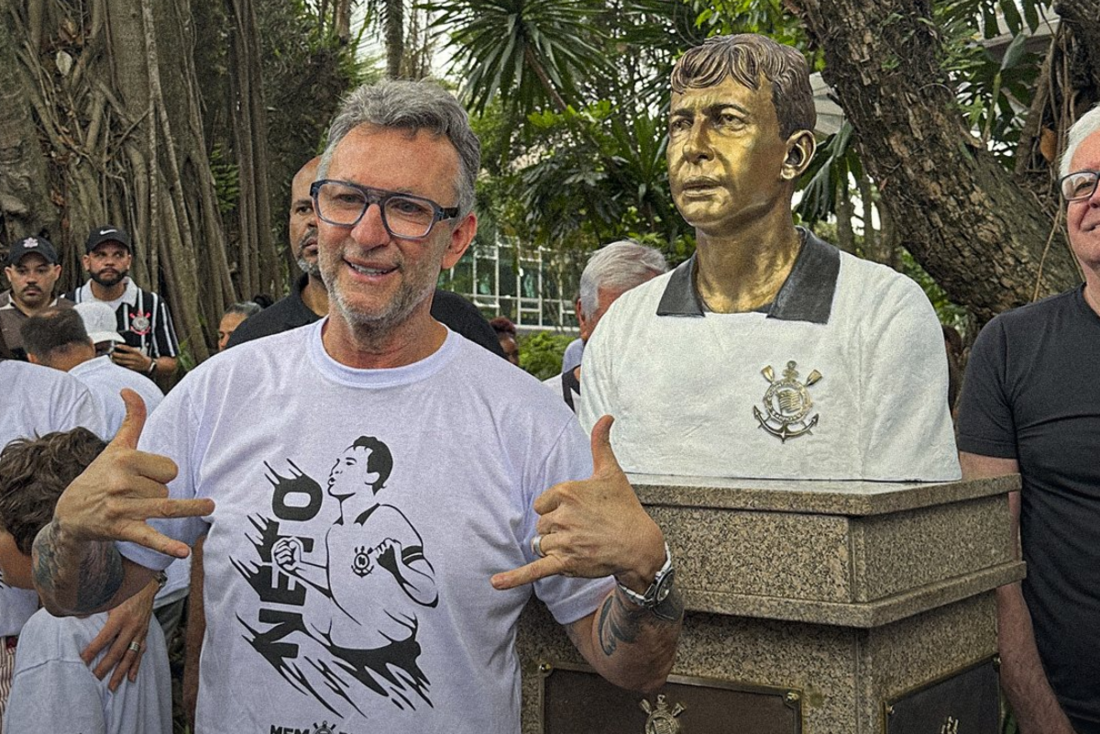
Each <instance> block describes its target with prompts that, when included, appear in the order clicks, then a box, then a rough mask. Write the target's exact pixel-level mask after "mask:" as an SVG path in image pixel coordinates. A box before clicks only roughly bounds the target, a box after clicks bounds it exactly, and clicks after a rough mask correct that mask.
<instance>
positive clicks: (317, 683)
mask: <svg viewBox="0 0 1100 734" xmlns="http://www.w3.org/2000/svg"><path fill="white" fill-rule="evenodd" d="M479 156H480V151H479V143H478V140H477V137H476V136H475V135H474V133H473V132H472V131H471V130H470V128H469V125H468V123H467V119H466V114H465V112H464V111H463V110H462V108H461V107H460V106H459V105H458V104H457V102H456V100H455V99H454V98H453V97H452V96H451V95H450V94H448V93H447V92H445V91H444V90H443V89H441V88H440V87H438V86H437V85H434V84H431V83H425V82H417V83H413V82H383V83H381V84H378V85H375V86H368V87H363V88H360V89H359V90H357V91H356V92H354V93H353V94H352V95H351V96H350V97H349V99H348V100H347V101H346V102H345V103H344V105H343V107H342V109H341V111H340V113H339V115H338V116H337V118H336V120H335V121H334V122H333V125H332V128H331V130H330V132H329V143H328V149H327V150H326V151H325V153H324V156H323V157H322V161H321V165H320V168H319V171H318V180H317V181H316V182H315V184H314V186H313V198H314V203H315V206H316V211H317V215H318V218H319V220H320V221H319V226H318V249H319V264H320V270H321V274H322V277H323V278H324V281H325V285H326V287H327V290H328V293H329V298H330V309H329V314H328V317H327V318H325V319H324V320H322V321H320V322H318V323H316V324H314V325H311V326H306V327H303V328H301V329H295V330H292V331H288V332H284V333H282V334H277V335H275V336H271V337H268V338H266V339H258V340H255V341H252V342H248V343H245V344H242V345H240V346H238V347H234V348H233V349H230V350H228V351H226V352H225V353H224V354H221V355H218V356H217V357H215V358H214V359H211V360H209V361H208V362H206V363H204V364H203V365H200V366H199V367H198V368H197V369H195V370H193V371H192V372H190V373H189V374H188V375H187V377H186V378H185V379H184V380H183V381H182V382H181V383H180V385H179V386H178V387H177V388H176V389H175V390H173V391H172V392H171V393H170V394H169V396H168V398H167V399H166V400H165V401H164V402H163V403H161V405H160V407H159V408H158V409H157V411H156V412H155V413H154V414H153V415H152V416H151V418H150V420H149V423H148V425H146V426H144V432H143V431H142V427H143V421H142V419H141V413H142V411H141V409H140V405H133V406H132V411H131V415H130V417H129V419H128V423H127V425H125V426H124V427H123V429H122V430H121V431H120V432H119V436H118V438H116V440H115V442H114V443H113V444H112V446H110V447H108V449H107V451H106V452H105V453H104V455H103V458H102V460H99V461H97V462H96V463H95V464H93V465H92V466H91V467H90V468H89V470H88V471H87V472H85V474H84V475H82V476H81V477H80V478H78V479H77V480H76V481H75V482H74V483H73V484H72V485H70V486H69V488H68V490H67V491H66V493H65V496H63V497H62V499H61V501H60V502H59V503H58V507H57V510H56V515H55V522H54V523H52V524H51V525H50V526H48V527H47V528H46V529H45V530H43V532H42V533H41V534H40V535H39V537H38V540H37V541H36V552H37V565H36V569H35V574H36V583H37V585H38V586H39V588H40V590H41V591H42V596H43V598H44V600H45V603H46V605H47V606H48V608H49V609H50V610H51V611H54V612H55V613H57V612H62V613H67V614H87V613H90V612H93V611H96V610H97V609H100V608H106V607H109V606H111V605H112V604H114V603H115V602H117V601H118V600H119V599H121V598H124V597H125V596H126V595H127V594H129V593H132V591H133V590H134V589H135V588H137V587H138V585H140V584H141V583H142V582H143V581H145V580H147V579H149V578H152V574H153V572H154V569H156V568H159V567H162V566H164V565H165V564H166V563H167V562H168V561H169V560H170V559H171V556H181V555H184V554H186V552H187V547H188V546H189V545H191V544H193V543H195V542H196V541H197V540H198V539H199V538H200V537H203V536H205V538H206V539H205V542H204V551H203V555H204V559H205V576H206V581H205V588H206V589H207V593H206V597H205V600H204V605H203V610H204V613H205V618H206V625H207V626H206V633H205V637H204V641H203V655H202V658H201V665H200V667H199V687H198V691H199V693H198V710H197V714H196V726H195V731H196V732H200V733H201V732H211V731H264V732H266V731H276V730H278V731H287V730H295V731H299V730H308V731H313V730H318V731H319V730H320V729H325V730H326V731H341V732H352V731H386V732H396V733H402V732H408V733H410V734H411V733H412V732H429V731H449V732H468V733H469V734H474V733H477V734H481V732H489V731H491V732H518V731H519V728H520V722H519V701H520V698H519V664H518V659H517V656H516V652H515V649H514V641H515V634H516V622H517V619H518V617H519V614H520V612H521V610H522V608H523V607H524V605H525V604H526V602H527V600H528V599H529V598H530V596H531V594H532V592H534V593H535V594H536V595H537V596H538V597H539V598H540V599H541V600H542V601H543V602H544V603H545V604H546V605H547V606H548V607H549V609H550V611H551V613H552V614H553V615H554V616H555V618H556V619H557V620H558V621H559V622H560V623H561V624H563V625H564V626H565V628H566V631H567V632H568V634H569V636H570V638H571V639H572V640H573V641H574V643H575V644H576V645H577V648H578V649H579V650H580V652H581V653H582V654H583V655H584V657H585V658H586V659H587V660H588V661H589V663H591V665H592V666H593V667H594V668H596V669H597V670H598V671H599V672H601V673H602V674H603V675H605V676H606V677H607V678H608V679H609V680H611V681H612V682H614V683H616V684H618V685H621V686H623V687H627V688H633V689H644V690H650V689H654V688H656V687H658V686H659V685H661V683H662V682H663V681H664V679H665V676H666V675H667V673H668V671H669V669H670V668H671V666H672V660H673V656H674V652H675V646H676V640H677V637H678V634H679V629H680V624H681V618H682V613H683V604H682V601H681V599H680V595H679V593H678V591H677V590H676V588H675V585H674V578H675V575H674V571H673V570H672V566H671V559H670V558H669V556H668V548H667V545H666V544H665V543H664V537H663V535H662V533H661V530H660V528H659V527H657V525H656V524H655V523H654V522H653V520H652V519H651V518H650V517H649V516H648V515H647V514H646V512H645V510H644V509H643V508H642V506H641V504H640V503H639V502H638V500H637V497H636V496H635V495H634V492H633V489H632V488H631V486H630V484H629V483H628V482H627V480H626V477H625V475H624V474H623V473H622V471H621V470H620V469H619V467H618V465H617V463H616V462H615V458H614V454H613V453H612V452H611V448H610V443H609V441H608V433H609V431H610V423H611V421H610V419H605V420H604V421H603V422H602V423H601V424H600V425H599V426H598V427H597V429H596V430H595V432H594V437H593V439H592V441H591V450H590V445H589V441H588V439H587V438H586V437H585V435H584V433H583V432H582V431H581V430H580V427H579V426H578V425H577V422H576V420H575V418H574V417H573V414H572V413H571V412H570V411H569V409H568V408H566V406H565V405H563V404H562V403H561V401H560V400H558V399H557V398H556V397H555V396H554V395H553V394H551V393H550V392H549V391H547V390H545V389H544V388H543V387H542V386H541V385H540V384H539V383H538V381H536V380H535V379H534V378H532V377H530V376H529V375H526V374H525V373H523V372H522V371H520V370H516V369H514V368H513V367H512V366H511V365H508V364H507V363H506V362H505V361H504V360H501V359H499V358H498V357H496V356H495V355H492V354H490V353H489V352H487V351H486V350H484V349H482V348H480V347H478V346H476V345H474V344H473V343H471V342H469V341H468V340H465V339H462V338H459V337H457V336H456V335H455V334H454V333H453V332H451V331H449V330H448V329H447V328H446V327H444V326H443V325H442V324H440V323H439V322H437V321H435V320H433V319H432V318H431V316H430V312H429V308H430V305H431V300H432V293H433V292H434V289H435V283H436V279H437V277H438V275H439V273H440V270H441V268H449V267H452V266H453V265H454V264H455V263H456V262H457V261H458V259H459V258H460V257H461V256H462V253H463V252H464V251H465V250H466V248H467V247H468V246H469V244H470V241H471V240H472V239H473V236H474V232H475V230H476V228H477V219H476V217H475V215H474V214H473V212H472V208H473V204H474V178H475V176H476V174H477V171H478V169H479ZM139 436H140V444H139V443H138V439H139ZM135 445H136V446H137V447H138V448H140V449H141V451H140V452H134V451H133V450H132V449H133V448H134V447H135ZM163 485H168V490H167V491H169V493H170V494H169V496H170V498H171V499H168V500H165V499H163V493H164V492H165V491H166V490H165V489H164V486H163ZM548 488H549V489H548ZM383 490H384V491H383ZM375 495H378V497H379V498H383V497H384V502H382V501H378V500H375V499H374V496H375ZM353 505H354V506H355V507H358V508H359V509H357V510H350V511H349V509H348V508H350V507H352V506H353ZM364 507H366V508H367V509H362V508H364ZM107 508H111V509H110V510H108V509H107ZM108 513H111V514H108ZM150 517H156V518H159V517H173V518H177V519H173V520H166V521H165V520H156V521H154V522H153V523H152V526H150V524H147V523H146V522H145V521H146V519H148V518H150ZM162 533H163V534H162ZM112 539H121V540H125V541H132V542H130V543H125V544H123V545H122V546H121V553H122V555H121V556H120V555H119V553H118V551H117V550H116V549H115V547H114V546H113V545H111V544H105V543H102V542H97V541H103V540H112Z"/></svg>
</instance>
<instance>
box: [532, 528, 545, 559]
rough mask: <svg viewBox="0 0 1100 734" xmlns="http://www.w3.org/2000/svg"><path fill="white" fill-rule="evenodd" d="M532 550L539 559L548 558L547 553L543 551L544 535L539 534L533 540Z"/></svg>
mask: <svg viewBox="0 0 1100 734" xmlns="http://www.w3.org/2000/svg"><path fill="white" fill-rule="evenodd" d="M531 550H532V551H534V552H535V555H536V556H538V557H539V558H546V552H545V551H543V549H542V534H541V533H537V534H536V535H535V537H533V538H531Z"/></svg>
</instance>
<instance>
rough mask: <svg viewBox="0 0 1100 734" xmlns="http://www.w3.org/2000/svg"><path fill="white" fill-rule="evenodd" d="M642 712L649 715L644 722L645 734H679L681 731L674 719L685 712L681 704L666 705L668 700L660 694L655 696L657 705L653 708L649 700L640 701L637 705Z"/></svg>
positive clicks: (678, 723)
mask: <svg viewBox="0 0 1100 734" xmlns="http://www.w3.org/2000/svg"><path fill="white" fill-rule="evenodd" d="M638 705H639V706H641V707H642V711H645V712H646V713H647V714H649V717H648V718H647V719H646V721H645V734H679V733H680V732H681V731H683V728H682V727H681V726H680V722H679V721H677V720H676V717H677V716H679V715H680V714H682V713H684V711H686V710H687V709H686V707H685V706H684V705H683V704H680V703H678V704H675V705H673V706H669V705H668V698H667V697H666V696H665V694H663V693H661V694H659V695H658V696H657V705H656V706H654V705H653V704H651V703H650V702H649V699H648V698H646V699H642V701H641V702H640V703H639V704H638Z"/></svg>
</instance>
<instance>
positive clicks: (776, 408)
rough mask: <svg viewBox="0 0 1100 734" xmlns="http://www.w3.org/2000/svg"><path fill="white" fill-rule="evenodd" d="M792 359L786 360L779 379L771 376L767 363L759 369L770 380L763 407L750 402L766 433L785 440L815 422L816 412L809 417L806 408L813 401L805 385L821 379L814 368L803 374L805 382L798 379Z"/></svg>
mask: <svg viewBox="0 0 1100 734" xmlns="http://www.w3.org/2000/svg"><path fill="white" fill-rule="evenodd" d="M795 367H796V363H795V362H794V361H793V360H792V361H790V362H787V369H785V370H783V379H781V380H777V379H775V370H773V369H772V367H771V365H768V366H767V367H765V368H764V369H762V370H760V373H761V374H762V375H764V377H765V378H766V379H767V380H768V382H770V383H771V387H769V388H768V391H767V392H766V393H764V410H763V411H761V410H760V408H757V407H755V406H753V409H752V414H753V415H754V416H756V420H757V421H758V422H759V423H760V427H761V428H763V429H764V430H765V431H767V432H768V433H770V434H772V435H773V436H776V437H778V438H779V440H780V441H782V442H784V443H786V442H787V439H788V438H796V437H798V436H801V435H803V434H806V433H810V432H811V430H810V429H812V428H813V427H814V426H816V425H817V419H818V416H817V415H816V414H815V415H814V416H813V417H812V418H807V416H809V415H810V410H811V409H812V408H813V407H814V401H813V400H812V399H811V398H810V392H809V390H807V388H808V387H810V386H811V385H813V384H814V383H815V382H817V381H818V380H820V379H821V373H820V372H818V371H817V370H814V371H813V372H811V373H810V374H809V375H808V376H807V377H806V382H804V383H803V382H799V381H798V371H797V370H795Z"/></svg>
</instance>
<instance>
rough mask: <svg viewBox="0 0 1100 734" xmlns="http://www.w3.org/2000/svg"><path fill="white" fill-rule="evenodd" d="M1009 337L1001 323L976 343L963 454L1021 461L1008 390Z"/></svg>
mask: <svg viewBox="0 0 1100 734" xmlns="http://www.w3.org/2000/svg"><path fill="white" fill-rule="evenodd" d="M1007 362H1008V337H1007V334H1006V333H1005V329H1004V324H1003V322H1002V320H1000V319H994V320H993V321H991V322H989V324H987V325H986V327H985V328H984V329H982V333H981V334H979V335H978V339H977V341H975V342H974V348H973V349H972V350H971V353H970V361H969V362H968V363H967V365H966V377H965V378H964V379H963V386H962V395H961V397H960V398H959V434H958V446H959V450H960V451H965V452H967V453H971V454H978V455H980V456H991V457H994V458H998V459H1017V458H1018V457H1017V450H1016V421H1015V418H1014V416H1013V410H1012V401H1011V397H1010V395H1009V390H1008V380H1007V375H1008V371H1009V365H1008V363H1007Z"/></svg>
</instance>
